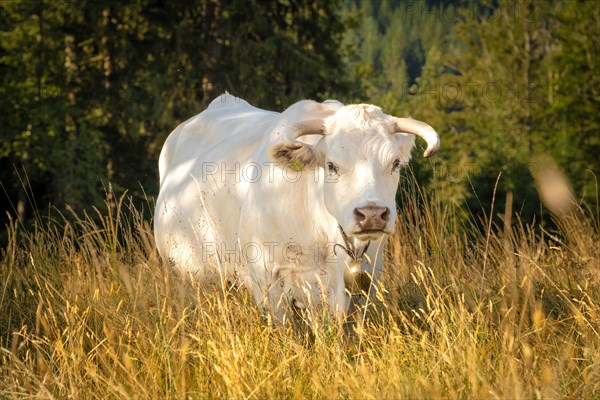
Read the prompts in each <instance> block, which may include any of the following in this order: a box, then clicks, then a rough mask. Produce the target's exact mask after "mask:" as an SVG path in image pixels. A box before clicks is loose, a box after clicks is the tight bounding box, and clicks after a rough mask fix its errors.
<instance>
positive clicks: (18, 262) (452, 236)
mask: <svg viewBox="0 0 600 400" xmlns="http://www.w3.org/2000/svg"><path fill="white" fill-rule="evenodd" d="M404 197H405V199H404V200H405V201H404V202H403V206H402V211H401V216H402V220H401V221H400V222H399V224H398V231H397V233H396V235H395V236H394V237H393V239H392V240H391V245H390V246H389V249H388V251H389V262H388V263H387V266H386V273H385V276H384V280H383V284H382V287H381V291H380V295H379V296H378V297H379V299H378V301H377V302H376V303H377V304H376V306H375V307H374V308H372V309H371V310H370V313H369V314H370V318H369V319H368V320H367V321H366V323H365V324H364V327H363V328H362V329H361V330H360V334H359V335H358V336H357V337H356V338H353V339H351V340H348V338H347V337H344V334H343V333H342V331H341V330H340V329H338V328H337V327H336V326H332V325H326V324H325V325H322V326H319V327H318V328H317V329H316V330H315V332H314V335H313V336H311V337H308V335H303V334H302V333H301V332H299V331H294V329H292V328H282V327H275V326H271V325H269V324H268V323H266V322H265V320H264V319H263V318H261V316H260V315H259V312H258V310H257V309H256V307H255V306H253V305H252V304H251V302H250V301H249V300H248V298H247V296H246V295H245V293H242V292H235V291H234V290H233V289H232V291H231V292H230V293H224V292H223V291H217V292H207V291H205V290H203V289H202V288H201V287H200V286H199V285H198V284H197V283H195V282H194V281H192V280H190V279H187V278H185V277H179V276H176V275H175V274H174V273H173V272H171V271H169V270H168V269H166V268H165V267H164V266H162V265H161V264H160V263H159V261H158V260H157V257H156V255H155V251H154V249H153V239H152V232H151V229H150V226H149V224H148V222H146V221H144V220H143V218H142V217H141V215H140V214H139V213H137V212H136V211H135V210H133V209H131V208H130V207H126V206H124V205H123V204H122V203H119V204H117V205H115V206H114V207H112V208H111V209H110V210H111V211H110V212H109V213H108V215H98V216H97V217H99V218H101V221H102V222H101V223H97V222H93V219H92V218H89V217H82V218H79V219H77V222H76V223H74V224H67V223H64V222H63V223H60V224H59V223H47V224H45V226H44V227H42V226H41V224H39V225H38V228H37V229H35V230H33V231H30V232H23V231H21V229H20V228H19V226H18V225H17V224H16V223H15V224H11V225H10V226H9V227H8V229H9V233H10V241H9V245H8V247H7V248H6V249H5V250H4V251H3V254H2V262H1V270H0V276H1V280H0V284H1V288H0V335H1V336H0V397H6V398H59V399H66V398H73V399H94V398H101V399H111V398H115V399H127V398H160V399H164V398H176V399H183V398H261V399H262V398H360V399H363V398H364V399H368V398H375V399H392V398H393V399H397V398H433V397H449V398H492V399H493V398H598V397H600V334H599V330H600V317H599V313H600V281H599V277H600V267H599V264H600V251H599V248H598V239H599V238H598V231H599V229H598V221H594V222H587V220H585V219H582V218H575V217H569V216H564V217H561V219H560V220H559V221H558V228H557V229H555V230H553V231H552V232H544V231H540V230H539V229H538V230H535V229H533V228H530V227H528V226H524V225H522V224H519V223H516V224H513V226H512V227H509V226H508V225H507V226H506V227H504V226H502V227H498V226H495V225H491V226H490V230H489V232H487V231H485V232H483V233H481V231H480V230H477V229H476V228H475V227H474V226H467V227H465V226H459V224H460V221H461V219H460V218H457V217H456V215H455V213H456V210H455V209H453V208H452V207H449V206H446V207H442V206H441V205H440V204H438V203H436V202H435V201H432V200H431V199H430V198H428V197H427V196H424V195H423V193H421V192H419V191H418V190H416V191H414V192H412V193H410V194H407V195H406V196H404ZM504 218H509V216H508V215H507V216H504ZM96 220H98V218H96ZM461 232H463V233H461ZM464 232H466V233H464Z"/></svg>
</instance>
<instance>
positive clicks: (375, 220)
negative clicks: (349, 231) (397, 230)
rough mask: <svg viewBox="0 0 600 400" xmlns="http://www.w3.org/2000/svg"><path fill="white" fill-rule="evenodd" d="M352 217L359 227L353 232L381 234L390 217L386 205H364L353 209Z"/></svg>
mask: <svg viewBox="0 0 600 400" xmlns="http://www.w3.org/2000/svg"><path fill="white" fill-rule="evenodd" d="M354 219H355V220H356V225H357V226H358V227H359V228H360V230H359V231H358V232H355V234H359V235H360V234H383V233H385V228H386V226H387V223H388V221H389V219H390V209H389V208H387V207H378V206H366V207H358V208H355V209H354Z"/></svg>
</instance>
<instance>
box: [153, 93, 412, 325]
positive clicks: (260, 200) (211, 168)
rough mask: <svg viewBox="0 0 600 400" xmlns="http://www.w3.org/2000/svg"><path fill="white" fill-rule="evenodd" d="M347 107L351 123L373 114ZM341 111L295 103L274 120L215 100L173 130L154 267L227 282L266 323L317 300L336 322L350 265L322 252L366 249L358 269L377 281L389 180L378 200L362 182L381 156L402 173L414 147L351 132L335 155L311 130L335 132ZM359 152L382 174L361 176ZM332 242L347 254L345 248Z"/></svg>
mask: <svg viewBox="0 0 600 400" xmlns="http://www.w3.org/2000/svg"><path fill="white" fill-rule="evenodd" d="M354 107H358V108H357V110H359V111H360V110H361V108H360V107H373V106H362V105H361V106H354ZM347 109H348V107H344V106H343V105H342V104H341V103H339V102H325V103H316V102H312V101H301V102H298V103H296V104H294V105H292V106H291V107H290V108H288V109H287V110H286V111H284V112H283V113H275V112H268V111H264V110H260V109H257V108H255V107H252V106H251V105H250V104H248V103H247V102H245V101H244V100H241V99H239V98H235V97H233V96H230V95H228V94H225V95H222V96H220V97H219V98H217V99H215V100H214V101H213V102H212V103H211V104H210V105H209V107H208V108H207V109H206V110H205V111H204V112H202V113H200V114H198V115H197V116H195V117H193V118H191V119H189V120H188V121H186V122H184V123H183V124H181V125H180V126H179V127H178V128H177V129H176V130H175V131H174V132H173V133H171V135H170V136H169V138H168V139H167V141H166V143H165V145H164V147H163V150H162V152H161V156H160V164H159V167H160V183H161V188H160V194H159V197H158V199H157V204H156V212H155V225H154V227H155V236H156V242H157V246H158V250H159V253H160V255H161V257H162V258H163V259H164V260H167V261H168V262H169V263H170V264H172V265H173V266H175V267H177V268H178V269H180V270H183V271H189V272H193V273H195V274H196V276H197V277H199V278H200V279H202V280H207V281H210V280H211V278H213V277H224V276H226V277H227V278H228V279H235V278H236V277H239V278H240V279H241V281H242V282H243V283H244V284H245V285H246V286H247V287H248V288H249V289H250V290H251V291H252V292H253V294H254V297H255V299H256V301H257V303H258V304H260V305H262V306H265V307H266V308H269V309H270V310H271V311H272V312H273V315H274V317H275V318H276V320H278V321H281V320H282V319H283V316H284V312H285V309H286V307H285V305H286V304H290V303H291V304H294V305H295V306H297V307H306V306H309V305H314V304H318V303H320V301H321V300H322V299H323V298H327V299H328V303H329V307H330V310H331V312H332V313H334V314H336V315H338V316H343V315H344V313H345V312H346V310H347V308H348V304H349V293H348V291H347V290H346V288H345V285H344V272H345V271H346V269H347V267H348V263H349V262H350V261H352V260H351V258H350V257H349V256H348V255H347V254H346V253H345V252H344V251H341V252H339V251H338V252H337V255H336V254H334V252H333V248H334V245H335V244H341V245H345V247H346V248H348V247H351V248H355V249H357V250H360V249H364V247H365V245H366V244H367V243H370V245H369V247H368V252H367V255H366V256H365V257H364V258H365V259H369V260H371V262H370V263H368V264H367V263H364V264H363V268H366V269H370V270H369V271H368V273H369V274H372V275H373V277H374V278H377V277H378V276H379V274H380V272H381V265H382V260H381V258H382V257H381V255H382V250H383V241H384V240H385V238H386V235H385V234H386V233H388V234H389V233H390V231H391V229H392V228H393V220H392V222H389V221H388V219H389V218H394V219H395V207H394V205H393V204H394V203H393V198H394V193H395V189H396V185H397V176H395V177H394V176H393V173H395V172H393V173H392V174H391V178H390V177H387V175H385V174H384V176H385V178H384V179H387V180H389V181H390V182H387V183H388V184H387V185H384V186H385V187H384V189H381V188H378V184H379V181H380V180H381V179H382V178H379V177H377V176H375V175H374V174H375V172H373V171H375V170H377V171H378V169H377V168H379V169H382V168H383V169H384V170H385V168H388V169H389V165H388V164H386V163H387V160H388V159H389V157H390V156H389V155H387V153H390V154H391V153H393V152H395V151H397V152H398V153H397V154H396V156H397V157H398V159H400V160H401V161H402V163H406V162H408V159H409V158H410V149H411V148H412V146H413V143H414V136H413V135H406V134H400V135H389V137H392V136H395V138H394V139H395V140H396V141H393V140H391V139H388V138H387V135H388V133H387V132H385V133H381V132H380V133H379V136H381V138H380V139H377V138H376V136H377V134H374V135H373V137H370V136H369V135H366V134H364V133H360V132H359V131H360V130H357V132H354V133H345V135H347V138H346V141H345V142H344V141H342V142H340V143H345V145H344V144H342V145H340V144H339V143H338V142H335V141H334V139H335V136H334V135H331V137H327V133H326V132H323V130H325V131H327V130H329V131H332V132H333V131H336V132H337V131H338V130H339V129H338V128H336V123H337V122H336V121H333V120H332V118H333V117H332V116H336V115H337V116H338V117H340V118H341V119H342V120H346V119H347V118H348V117H347V116H345V115H342V113H343V112H348V110H347ZM373 110H375V111H377V110H379V109H377V108H373ZM350 111H352V112H355V111H356V110H354V109H351V110H350ZM375 111H373V112H375ZM360 112H361V113H363V111H360ZM369 112H370V111H369ZM378 112H379V113H380V114H381V115H382V116H385V114H383V113H381V112H380V110H379V111H378ZM363 114H364V113H363ZM351 115H353V114H351ZM361 115H362V114H361ZM373 115H375V114H373ZM377 115H378V116H379V114H377ZM342 117H343V118H342ZM385 117H388V116H385ZM361 118H362V117H361ZM382 118H383V117H382ZM315 121H317V122H316V125H318V126H324V127H325V128H321V131H315V132H312V131H310V132H309V131H303V132H302V133H300V134H299V133H297V132H296V134H294V132H293V130H294V129H295V130H297V129H299V128H298V127H299V126H303V127H304V128H303V129H308V128H305V127H306V126H312V125H314V123H315ZM311 124H312V125H311ZM313 128H314V126H313ZM365 129H367V128H365ZM369 129H370V128H369ZM377 129H379V130H384V131H385V129H387V127H386V128H377ZM290 132H291V133H290ZM374 132H375V131H374ZM307 133H316V134H308V135H307ZM323 134H325V136H322V135H323ZM300 135H306V136H304V137H303V138H302V142H300V141H296V140H293V139H294V138H297V137H298V136H300ZM353 135H354V136H356V137H354V136H353ZM338 136H340V135H338ZM290 137H291V138H292V139H290ZM326 138H327V140H328V142H327V143H325V139H326ZM338 139H339V137H338ZM342 139H344V138H342ZM375 139H377V140H375ZM335 140H337V139H335ZM390 143H391V144H393V145H394V146H392V147H394V148H392V147H390V146H391V145H390ZM327 146H329V147H327ZM369 146H374V147H375V148H376V149H375V150H377V151H378V153H377V154H379V153H381V154H382V155H379V156H377V155H376V156H374V157H375V158H377V157H379V158H381V159H382V160H384V161H383V162H382V163H380V164H381V165H382V167H373V164H374V163H373V162H372V160H371V159H370V157H369V152H368V149H367V150H364V149H363V150H361V149H362V148H365V147H366V148H368V147H369ZM346 148H347V149H348V150H350V151H352V152H353V153H352V154H359V155H360V154H361V152H363V153H364V151H367V152H366V153H365V154H366V155H365V156H364V157H358V158H357V159H356V160H348V157H346V156H345V155H344V154H345V150H343V151H341V152H340V151H339V150H340V149H346ZM317 149H318V151H317ZM384 150H385V151H384ZM337 152H339V153H340V154H338V155H335V154H337ZM329 156H331V157H334V156H335V157H337V159H339V160H340V165H342V164H343V165H346V168H345V169H346V170H348V171H351V172H348V173H345V172H344V171H342V172H339V171H337V169H340V168H337V164H335V165H334V164H332V163H331V162H329V163H327V164H328V166H327V167H324V163H325V162H326V159H327V158H328V157H329ZM344 157H345V158H344ZM385 157H387V158H385ZM344 160H345V161H344ZM375 164H377V163H375ZM378 165H379V164H378ZM334 166H335V167H336V169H334ZM374 168H375V169H374ZM300 169H301V171H296V170H300ZM328 171H329V172H328ZM338 172H339V174H338ZM357 174H358V175H357ZM346 177H347V178H348V181H346V182H344V179H346ZM358 179H364V183H363V184H362V186H357V185H356V182H357V180H358ZM394 179H395V183H394ZM383 183H386V182H383ZM328 185H329V186H328ZM332 185H333V186H332ZM355 186H356V187H358V189H357V190H354V191H353V192H352V193H351V194H350V195H346V196H344V190H346V191H347V190H348V189H347V188H348V187H355ZM379 186H382V185H379ZM388 186H393V187H392V188H388ZM336 187H337V188H339V189H341V195H339V193H340V190H334V189H336ZM336 193H337V194H336ZM390 194H391V195H390ZM336 196H337V197H336ZM390 196H391V197H390ZM390 201H391V207H390ZM386 204H387V205H388V206H387V207H388V208H385V209H387V211H388V212H387V213H385V212H383V211H377V212H378V213H379V214H382V215H383V216H382V215H379V216H376V215H375V214H377V212H376V213H375V214H373V212H372V209H376V210H384V208H382V207H375V206H380V205H386ZM364 205H370V206H372V207H366V208H364V207H363V206H364ZM361 207H363V208H361ZM392 207H393V210H392V209H391V208H392ZM348 210H350V211H348ZM352 210H354V212H352ZM357 210H358V211H357ZM364 210H366V211H364ZM357 212H358V214H357ZM361 213H362V214H361ZM369 213H370V214H369ZM336 214H337V217H336V216H334V215H336ZM363 214H364V215H363ZM357 215H358V217H357ZM361 215H362V216H361ZM365 215H367V217H365ZM369 218H372V220H373V221H374V222H372V223H371V222H369V221H371V220H370V219H369ZM384 219H385V221H384ZM357 220H359V221H358V222H357ZM365 221H366V222H365ZM359 225H360V227H357V226H359ZM361 227H362V228H365V227H366V228H369V229H362V228H361ZM375 228H376V229H375ZM361 229H362V231H361ZM342 230H343V231H344V232H345V233H347V234H348V237H347V240H349V241H350V242H351V243H350V244H345V241H344V237H343V233H342ZM357 230H358V232H356V231H357ZM384 231H385V232H384ZM363 232H366V233H363ZM338 247H339V246H338Z"/></svg>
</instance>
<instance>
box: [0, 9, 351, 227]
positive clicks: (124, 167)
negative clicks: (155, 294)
mask: <svg viewBox="0 0 600 400" xmlns="http://www.w3.org/2000/svg"><path fill="white" fill-rule="evenodd" d="M1 12H2V19H1V20H0V31H1V34H0V71H1V73H0V76H1V78H0V79H1V80H2V93H3V95H2V104H3V113H2V114H1V115H0V119H1V126H2V132H1V134H2V142H1V147H0V163H1V166H2V169H1V170H0V180H1V181H2V184H3V186H4V189H5V191H6V194H7V199H6V200H7V201H6V202H4V203H3V204H2V205H3V209H9V210H10V209H11V208H12V210H13V211H15V212H18V213H19V214H21V215H20V217H26V216H27V214H29V215H30V213H26V211H27V210H31V209H32V208H33V204H31V202H30V201H28V200H27V196H26V195H27V194H29V195H30V197H32V200H37V202H36V203H37V205H38V206H39V207H40V208H41V210H40V211H43V209H45V207H44V204H47V203H52V204H53V205H54V206H55V207H57V208H58V209H59V210H61V209H64V207H65V205H69V206H70V207H72V208H74V209H76V210H77V209H83V208H88V207H90V206H93V205H96V206H98V207H101V205H102V199H103V198H104V193H103V191H104V190H108V189H107V188H108V185H109V183H110V184H111V187H112V190H116V191H121V190H125V189H128V190H129V191H130V193H132V194H133V195H134V196H135V197H136V198H138V199H143V198H144V191H145V192H148V193H151V194H152V193H156V192H157V178H156V177H157V167H156V165H157V159H158V154H159V152H160V148H161V146H162V143H163V142H164V139H165V138H166V136H167V135H168V134H169V132H170V131H171V130H173V129H174V128H175V127H176V126H177V125H178V124H179V123H180V122H182V121H183V120H185V119H187V118H189V117H191V116H192V115H194V114H196V113H198V112H199V111H201V110H202V109H203V108H204V107H205V106H206V105H207V104H208V102H209V101H210V100H211V99H212V98H214V97H215V96H216V95H218V94H220V93H221V92H222V91H224V90H229V91H230V92H232V93H235V94H236V95H239V96H243V97H244V98H246V99H247V100H249V101H251V102H253V103H254V104H256V105H258V106H261V107H268V108H274V109H281V108H282V107H285V106H287V105H289V104H290V103H291V102H293V101H295V100H297V99H298V98H303V97H311V98H317V99H319V98H324V97H326V96H327V95H328V94H329V93H333V92H338V93H339V92H343V91H344V90H345V88H346V86H345V85H346V83H345V81H344V78H343V73H342V71H343V66H342V62H341V59H340V56H339V46H338V43H339V41H340V40H341V35H342V33H343V29H344V25H343V23H342V20H341V18H340V17H339V16H338V14H337V13H336V4H335V2H322V3H313V2H312V1H308V0H306V1H278V2H247V1H243V0H233V1H221V0H211V1H201V2H197V1H183V2H170V3H169V2H156V1H151V0H142V1H136V2H118V1H103V2H85V1H83V2H79V1H77V2H54V1H45V0H42V1H37V2H32V1H15V2H6V3H3V4H2V6H1ZM23 171H26V174H27V178H25V176H24V175H25V173H24V172H23ZM17 172H19V174H20V175H21V176H22V177H23V180H24V181H26V180H27V179H28V180H29V181H28V182H24V183H25V185H23V183H22V182H20V181H19V179H15V175H16V173H17ZM10 203H12V206H11V204H10ZM26 206H29V207H26ZM17 209H18V210H17Z"/></svg>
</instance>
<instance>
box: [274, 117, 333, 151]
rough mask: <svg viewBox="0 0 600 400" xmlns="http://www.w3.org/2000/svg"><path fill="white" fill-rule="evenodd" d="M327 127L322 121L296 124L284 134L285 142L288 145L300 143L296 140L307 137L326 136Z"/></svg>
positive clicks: (316, 120)
mask: <svg viewBox="0 0 600 400" xmlns="http://www.w3.org/2000/svg"><path fill="white" fill-rule="evenodd" d="M324 134H325V127H324V126H323V120H322V119H309V120H306V121H302V122H299V123H297V124H295V125H294V126H293V127H292V129H289V130H288V131H286V132H285V133H284V136H283V140H284V142H285V143H286V144H287V145H295V144H297V143H298V141H297V140H296V139H298V138H299V137H300V136H305V135H324Z"/></svg>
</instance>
